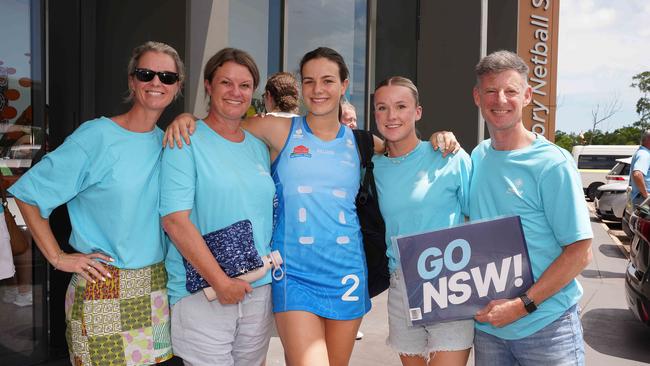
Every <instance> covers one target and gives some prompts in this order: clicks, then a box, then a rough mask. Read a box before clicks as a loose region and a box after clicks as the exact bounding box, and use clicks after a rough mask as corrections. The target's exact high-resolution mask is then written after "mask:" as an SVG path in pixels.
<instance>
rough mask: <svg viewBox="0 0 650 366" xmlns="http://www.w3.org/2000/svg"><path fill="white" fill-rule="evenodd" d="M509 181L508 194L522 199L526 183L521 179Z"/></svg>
mask: <svg viewBox="0 0 650 366" xmlns="http://www.w3.org/2000/svg"><path fill="white" fill-rule="evenodd" d="M506 180H507V181H508V190H507V193H510V194H514V195H515V196H518V197H521V196H523V195H524V181H523V180H522V179H521V178H515V179H512V180H511V179H509V178H506Z"/></svg>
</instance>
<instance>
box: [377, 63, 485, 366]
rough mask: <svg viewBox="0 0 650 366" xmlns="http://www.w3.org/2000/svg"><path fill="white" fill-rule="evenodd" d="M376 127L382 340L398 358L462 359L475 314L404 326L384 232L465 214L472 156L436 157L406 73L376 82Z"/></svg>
mask: <svg viewBox="0 0 650 366" xmlns="http://www.w3.org/2000/svg"><path fill="white" fill-rule="evenodd" d="M374 107H375V121H376V123H377V129H378V130H379V132H380V133H381V134H382V136H383V137H384V138H385V139H386V147H387V153H386V154H384V155H375V156H374V158H373V163H374V166H375V169H374V173H375V182H376V184H377V192H378V196H379V206H380V209H381V212H382V216H383V217H384V221H385V222H386V245H387V251H386V254H387V255H388V258H389V270H390V273H391V281H390V288H389V292H388V321H389V335H388V340H387V343H388V344H389V345H390V346H391V347H392V348H393V349H394V350H395V351H397V352H398V353H399V357H400V359H401V361H402V365H404V366H462V365H465V364H466V363H467V358H468V357H469V351H470V348H471V346H472V340H473V337H474V320H473V319H469V320H461V321H452V322H445V323H438V324H434V325H429V326H413V327H408V326H407V317H406V314H407V311H408V309H406V308H405V306H404V302H403V296H404V291H405V289H404V287H403V284H402V282H401V280H400V276H401V275H402V271H401V270H400V266H399V262H398V260H397V258H396V257H395V254H394V251H393V248H392V246H393V245H392V241H391V237H393V236H398V235H408V234H417V233H422V232H425V231H433V230H436V229H442V228H446V227H450V226H453V225H457V224H460V223H462V222H464V215H467V213H468V195H469V180H470V175H471V160H470V158H469V156H468V155H467V153H466V152H465V151H463V150H460V151H459V152H458V153H456V154H455V155H449V156H447V157H443V155H442V154H441V153H440V152H438V151H434V149H433V148H432V146H431V144H430V143H429V142H424V141H420V140H419V139H418V137H417V136H416V132H415V124H416V122H417V121H419V120H420V118H421V117H422V107H421V106H420V104H419V98H418V90H417V88H416V87H415V85H414V84H413V83H412V82H411V81H410V80H409V79H407V78H404V77H400V76H395V77H391V78H389V79H386V80H384V81H382V82H381V83H379V85H378V86H377V89H376V90H375V98H374Z"/></svg>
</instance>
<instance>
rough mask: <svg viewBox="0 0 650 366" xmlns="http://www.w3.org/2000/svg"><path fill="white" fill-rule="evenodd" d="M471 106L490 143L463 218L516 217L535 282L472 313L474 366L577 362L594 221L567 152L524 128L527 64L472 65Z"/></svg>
mask: <svg viewBox="0 0 650 366" xmlns="http://www.w3.org/2000/svg"><path fill="white" fill-rule="evenodd" d="M476 75H477V84H476V86H475V88H474V92H473V95H474V101H475V103H476V105H477V106H478V107H479V109H480V110H481V114H482V115H483V118H484V119H485V121H486V122H487V126H488V130H489V132H490V137H491V139H489V140H486V141H483V142H482V143H480V144H479V145H478V146H477V147H476V148H475V149H474V151H473V152H472V166H473V172H472V179H471V183H470V209H469V210H470V218H471V219H472V220H479V219H491V218H496V217H499V216H511V215H518V216H520V218H521V223H522V227H523V231H524V236H525V238H526V245H527V247H528V253H529V257H530V261H531V267H532V270H533V277H534V280H535V283H534V284H533V285H532V286H531V287H530V288H529V289H527V290H526V292H525V293H524V294H522V295H521V296H519V297H517V298H513V299H502V300H494V301H492V302H490V303H489V304H488V305H487V306H486V307H485V308H483V309H481V310H479V311H478V312H477V313H476V316H475V318H476V321H477V322H476V333H475V334H476V335H475V338H474V352H475V357H476V362H475V363H476V364H477V365H482V366H485V365H499V366H503V365H560V364H562V365H564V364H570V365H583V364H584V342H583V338H582V326H581V324H580V319H579V317H578V309H577V303H578V301H579V299H580V297H581V296H582V288H581V286H580V284H579V283H578V282H577V281H576V279H575V277H576V276H577V275H578V274H579V273H580V272H581V271H582V270H583V269H584V268H585V267H586V266H587V264H588V263H589V262H590V260H591V256H592V254H591V238H592V236H593V234H592V232H591V224H590V221H589V214H588V211H587V208H586V205H585V201H584V196H583V192H582V186H581V184H580V176H579V175H578V172H577V169H576V167H575V163H574V162H573V159H572V158H571V155H570V154H569V153H568V152H567V151H566V150H564V149H562V148H560V147H558V146H556V145H554V144H552V143H551V142H549V141H547V140H546V139H545V138H544V137H543V136H540V135H537V134H535V133H533V132H531V131H528V130H527V129H526V128H525V127H524V125H523V123H522V110H523V108H524V107H525V106H526V105H528V104H529V103H530V102H531V99H532V89H531V87H530V86H529V85H528V83H527V81H526V77H527V75H528V66H527V65H526V63H525V62H524V61H523V60H522V59H521V58H520V57H519V56H517V55H516V54H514V53H512V52H509V51H497V52H494V53H492V54H490V55H488V56H486V57H484V58H483V59H482V60H481V61H480V62H479V63H478V65H477V66H476Z"/></svg>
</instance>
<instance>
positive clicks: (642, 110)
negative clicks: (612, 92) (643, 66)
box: [630, 71, 650, 130]
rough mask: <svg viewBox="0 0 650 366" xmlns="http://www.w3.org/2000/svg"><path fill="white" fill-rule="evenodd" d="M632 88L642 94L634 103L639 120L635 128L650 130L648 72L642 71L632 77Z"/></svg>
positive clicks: (649, 81) (649, 79)
mask: <svg viewBox="0 0 650 366" xmlns="http://www.w3.org/2000/svg"><path fill="white" fill-rule="evenodd" d="M632 80H633V82H632V85H630V86H631V87H633V88H638V89H639V91H640V92H641V93H642V94H643V95H642V96H641V98H639V100H638V101H637V102H636V113H638V114H639V120H638V121H637V122H635V123H634V125H635V126H637V127H639V128H641V129H643V130H647V129H649V128H650V97H649V94H650V71H644V72H642V73H639V74H636V75H634V76H633V77H632Z"/></svg>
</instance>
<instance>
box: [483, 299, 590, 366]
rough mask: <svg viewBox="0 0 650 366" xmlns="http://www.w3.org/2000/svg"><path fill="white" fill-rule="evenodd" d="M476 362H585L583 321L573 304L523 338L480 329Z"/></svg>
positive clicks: (555, 364)
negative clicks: (505, 337) (502, 337)
mask: <svg viewBox="0 0 650 366" xmlns="http://www.w3.org/2000/svg"><path fill="white" fill-rule="evenodd" d="M474 356H475V363H476V365H481V366H491V365H494V366H508V365H522V366H526V365H535V366H538V365H540V366H545V365H548V366H551V365H552V366H561V365H562V366H568V365H572V366H573V365H577V366H581V365H584V364H585V349H584V341H583V339H582V324H581V323H580V317H579V316H578V310H577V306H576V305H573V306H572V307H570V308H569V309H568V310H567V311H566V312H564V314H562V315H561V316H560V317H559V318H558V319H557V320H555V321H554V322H553V323H551V324H549V325H547V326H546V327H544V328H542V329H540V330H539V331H537V332H536V333H533V334H531V335H529V336H528V337H524V338H521V339H515V340H507V339H501V338H498V337H495V336H493V335H491V334H488V333H485V332H482V331H480V330H478V329H477V330H476V338H475V339H474Z"/></svg>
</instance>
